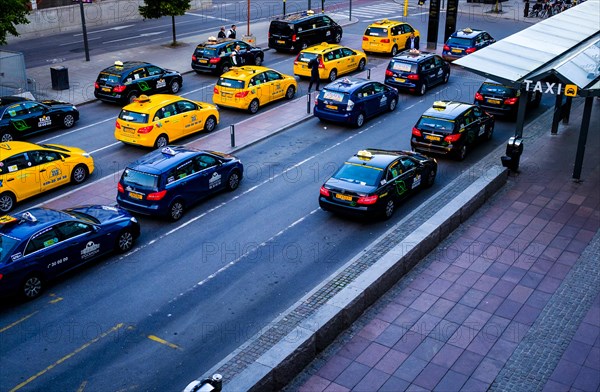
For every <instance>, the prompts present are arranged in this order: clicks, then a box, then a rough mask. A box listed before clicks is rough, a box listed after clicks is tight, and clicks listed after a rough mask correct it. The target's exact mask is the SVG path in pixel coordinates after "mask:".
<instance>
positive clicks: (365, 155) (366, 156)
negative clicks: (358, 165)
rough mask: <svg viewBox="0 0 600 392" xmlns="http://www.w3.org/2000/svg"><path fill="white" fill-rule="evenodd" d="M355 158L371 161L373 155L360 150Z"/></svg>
mask: <svg viewBox="0 0 600 392" xmlns="http://www.w3.org/2000/svg"><path fill="white" fill-rule="evenodd" d="M356 156H357V157H359V158H361V159H371V158H373V154H371V152H370V151H367V150H360V151H359V152H358V153H357V154H356Z"/></svg>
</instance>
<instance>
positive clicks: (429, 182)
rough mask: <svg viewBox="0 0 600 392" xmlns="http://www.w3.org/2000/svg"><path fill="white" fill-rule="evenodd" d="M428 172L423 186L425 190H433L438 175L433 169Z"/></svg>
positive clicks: (428, 169)
mask: <svg viewBox="0 0 600 392" xmlns="http://www.w3.org/2000/svg"><path fill="white" fill-rule="evenodd" d="M426 171H427V176H426V177H425V178H424V181H423V184H422V185H423V187H424V188H431V187H432V186H433V184H434V183H435V176H436V175H437V171H436V170H435V169H434V168H433V167H430V168H427V169H426Z"/></svg>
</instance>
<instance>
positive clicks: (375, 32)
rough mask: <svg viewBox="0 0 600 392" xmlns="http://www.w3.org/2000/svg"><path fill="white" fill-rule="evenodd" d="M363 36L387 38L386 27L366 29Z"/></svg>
mask: <svg viewBox="0 0 600 392" xmlns="http://www.w3.org/2000/svg"><path fill="white" fill-rule="evenodd" d="M365 35H368V36H370V37H387V36H388V29H387V27H367V30H366V31H365Z"/></svg>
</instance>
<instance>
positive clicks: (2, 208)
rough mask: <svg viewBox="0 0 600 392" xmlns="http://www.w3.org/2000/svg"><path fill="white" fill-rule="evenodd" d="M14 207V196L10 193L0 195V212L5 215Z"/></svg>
mask: <svg viewBox="0 0 600 392" xmlns="http://www.w3.org/2000/svg"><path fill="white" fill-rule="evenodd" d="M14 206H15V196H14V195H13V194H12V193H10V192H4V193H2V194H0V212H1V213H7V212H9V211H10V210H12V209H13V208H14Z"/></svg>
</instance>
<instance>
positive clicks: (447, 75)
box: [444, 72, 450, 84]
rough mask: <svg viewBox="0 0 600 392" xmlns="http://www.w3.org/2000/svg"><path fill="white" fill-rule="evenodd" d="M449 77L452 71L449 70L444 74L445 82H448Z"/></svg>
mask: <svg viewBox="0 0 600 392" xmlns="http://www.w3.org/2000/svg"><path fill="white" fill-rule="evenodd" d="M449 79H450V72H448V73H447V74H446V75H444V84H446V83H448V80H449Z"/></svg>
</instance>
